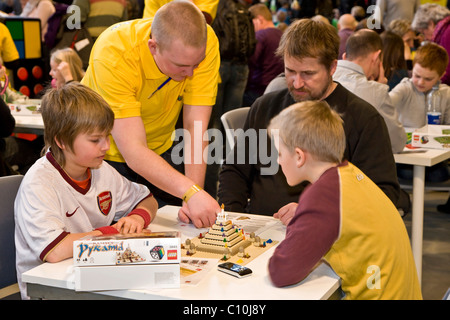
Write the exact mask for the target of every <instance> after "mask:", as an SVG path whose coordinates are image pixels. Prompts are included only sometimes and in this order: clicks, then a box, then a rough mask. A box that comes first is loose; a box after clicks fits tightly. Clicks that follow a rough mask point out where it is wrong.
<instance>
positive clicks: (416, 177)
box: [394, 148, 450, 283]
mask: <svg viewBox="0 0 450 320" xmlns="http://www.w3.org/2000/svg"><path fill="white" fill-rule="evenodd" d="M394 158H395V162H396V163H401V164H409V165H413V166H414V167H413V201H412V226H411V247H412V251H413V255H414V260H415V263H416V268H417V273H418V276H419V283H422V245H423V218H424V215H423V212H424V195H425V167H431V166H433V165H435V164H437V163H439V162H442V161H445V160H447V159H449V158H450V150H439V149H424V148H420V149H406V148H405V150H404V151H403V152H402V153H398V154H394Z"/></svg>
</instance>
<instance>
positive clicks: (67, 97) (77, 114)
mask: <svg viewBox="0 0 450 320" xmlns="http://www.w3.org/2000/svg"><path fill="white" fill-rule="evenodd" d="M41 112H42V119H43V120H44V141H45V147H44V150H48V149H49V148H50V150H51V152H52V154H53V156H54V158H55V160H56V161H57V162H58V163H59V164H60V165H61V166H64V165H65V157H64V153H63V152H62V150H61V149H60V148H59V146H58V144H57V143H56V142H57V141H58V142H59V143H60V144H64V145H65V146H66V147H67V148H68V149H69V150H71V151H72V150H73V143H74V141H75V138H76V137H77V136H78V135H79V134H81V133H87V134H89V133H92V132H94V131H97V130H98V131H99V132H105V133H108V134H109V133H110V132H111V130H112V128H113V125H114V113H113V111H112V110H111V108H110V106H109V105H108V103H106V101H105V100H104V99H103V98H102V97H101V96H100V95H99V94H98V93H97V92H95V91H94V90H92V89H90V88H88V87H86V86H84V85H82V84H80V83H78V82H71V83H69V84H66V85H64V86H62V87H61V88H59V89H50V90H48V91H47V92H46V93H45V95H44V96H43V98H42V102H41Z"/></svg>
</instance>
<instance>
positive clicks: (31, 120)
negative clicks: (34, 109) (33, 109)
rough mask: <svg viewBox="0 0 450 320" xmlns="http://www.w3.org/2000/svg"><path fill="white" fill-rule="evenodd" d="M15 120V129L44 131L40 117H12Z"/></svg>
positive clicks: (37, 115)
mask: <svg viewBox="0 0 450 320" xmlns="http://www.w3.org/2000/svg"><path fill="white" fill-rule="evenodd" d="M13 116H14V119H15V120H16V127H17V128H32V129H41V130H44V121H43V120H42V115H40V114H36V115H30V116H18V115H13Z"/></svg>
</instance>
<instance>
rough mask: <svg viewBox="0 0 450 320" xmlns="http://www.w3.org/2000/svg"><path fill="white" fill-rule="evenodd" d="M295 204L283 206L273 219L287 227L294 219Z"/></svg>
mask: <svg viewBox="0 0 450 320" xmlns="http://www.w3.org/2000/svg"><path fill="white" fill-rule="evenodd" d="M297 205H298V204H297V203H296V202H291V203H288V204H287V205H285V206H283V207H281V208H280V210H278V212H277V213H275V214H274V215H273V217H274V218H275V219H279V220H280V221H281V222H282V223H283V224H284V225H286V226H287V225H288V224H289V222H290V221H291V220H292V218H293V217H294V214H295V211H296V210H297Z"/></svg>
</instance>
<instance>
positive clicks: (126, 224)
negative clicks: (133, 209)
mask: <svg viewBox="0 0 450 320" xmlns="http://www.w3.org/2000/svg"><path fill="white" fill-rule="evenodd" d="M144 223H145V221H144V219H143V218H142V217H140V216H138V215H130V216H126V217H123V218H121V219H120V220H119V221H117V223H116V224H114V225H113V227H114V228H116V229H117V231H119V232H120V233H141V232H142V230H143V229H144Z"/></svg>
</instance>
